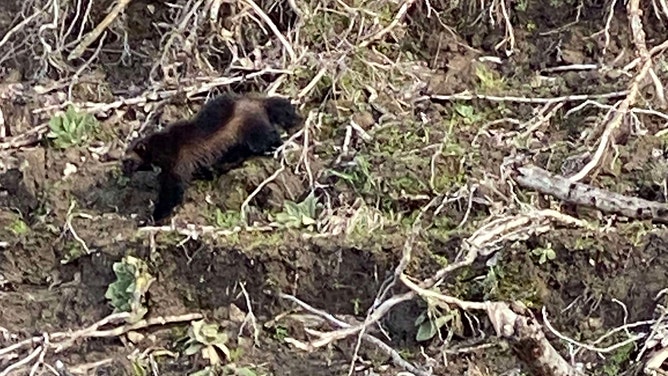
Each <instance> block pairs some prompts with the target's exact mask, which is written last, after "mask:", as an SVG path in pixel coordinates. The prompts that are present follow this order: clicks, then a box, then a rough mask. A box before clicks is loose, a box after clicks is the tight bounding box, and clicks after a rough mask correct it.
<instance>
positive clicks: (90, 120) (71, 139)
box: [46, 105, 99, 149]
mask: <svg viewBox="0 0 668 376" xmlns="http://www.w3.org/2000/svg"><path fill="white" fill-rule="evenodd" d="M98 125H99V123H98V121H97V119H95V117H94V116H93V115H91V114H89V113H86V112H79V111H77V110H76V109H75V108H74V106H72V105H70V106H68V107H67V111H65V113H64V114H61V115H58V116H54V117H52V118H51V120H49V129H50V131H49V133H47V135H46V136H47V137H48V138H49V139H51V141H52V142H53V145H54V146H55V147H56V148H59V149H64V148H67V147H70V146H73V145H79V144H81V143H84V142H85V141H88V139H89V138H90V135H91V134H92V133H93V131H94V130H95V129H97V126H98Z"/></svg>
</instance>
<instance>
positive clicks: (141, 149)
mask: <svg viewBox="0 0 668 376" xmlns="http://www.w3.org/2000/svg"><path fill="white" fill-rule="evenodd" d="M146 148H147V142H146V139H143V138H142V139H136V140H135V141H133V142H132V143H131V144H130V147H129V149H130V150H132V151H134V152H135V153H137V154H139V155H144V153H145V152H146Z"/></svg>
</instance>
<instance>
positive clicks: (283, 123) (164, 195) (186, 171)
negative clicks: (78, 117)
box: [122, 94, 303, 223]
mask: <svg viewBox="0 0 668 376" xmlns="http://www.w3.org/2000/svg"><path fill="white" fill-rule="evenodd" d="M302 120H303V118H302V117H301V116H300V115H299V113H298V112H297V110H296V108H295V106H294V105H293V104H292V103H291V102H290V100H289V99H286V98H282V97H278V96H260V95H245V96H241V95H236V94H223V95H221V96H218V97H215V98H214V99H212V100H210V101H208V102H207V103H205V104H204V106H203V107H202V109H201V110H200V111H199V112H198V113H197V115H195V117H194V118H192V119H190V120H181V121H177V122H175V123H172V124H170V125H168V126H167V127H165V128H164V129H163V130H161V131H159V132H156V133H153V134H150V135H148V136H146V137H143V138H138V139H136V140H134V141H132V142H131V143H130V145H129V147H128V148H127V150H126V153H125V156H124V157H123V160H122V170H123V174H124V175H126V176H130V175H131V174H133V173H134V172H135V171H148V170H151V169H152V168H153V167H154V166H155V167H159V168H160V173H159V175H158V180H159V183H160V190H159V193H158V199H157V201H156V203H155V207H154V209H153V214H152V217H153V221H154V222H155V223H161V222H162V221H163V220H165V219H166V218H168V217H170V216H171V215H172V213H173V211H174V210H175V208H176V207H177V206H179V205H181V204H182V203H183V200H184V195H185V191H186V188H187V185H188V184H189V183H190V182H191V180H193V179H197V178H201V177H209V178H210V177H211V176H212V170H215V169H216V166H219V165H220V164H224V163H228V164H229V163H236V164H239V163H240V162H243V161H244V160H245V159H248V158H250V157H252V156H258V155H264V154H267V153H269V152H273V151H275V150H276V149H277V148H278V147H279V146H280V145H281V144H282V140H281V136H280V132H279V129H278V128H277V127H281V128H283V129H285V130H289V129H291V128H293V127H295V126H297V125H299V124H300V123H301V122H302Z"/></svg>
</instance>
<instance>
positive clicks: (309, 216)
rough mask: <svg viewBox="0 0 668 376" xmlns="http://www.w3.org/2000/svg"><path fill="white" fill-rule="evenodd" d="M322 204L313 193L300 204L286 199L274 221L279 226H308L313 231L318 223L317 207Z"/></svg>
mask: <svg viewBox="0 0 668 376" xmlns="http://www.w3.org/2000/svg"><path fill="white" fill-rule="evenodd" d="M319 206H320V205H319V204H318V199H316V198H315V195H314V194H313V193H311V194H310V195H309V196H308V197H307V198H305V199H304V201H302V202H300V203H299V204H297V203H295V202H292V201H289V200H286V201H285V203H284V204H283V211H282V212H280V213H278V214H276V216H275V217H274V218H273V219H272V222H273V223H274V224H276V225H278V226H279V227H285V228H302V227H304V228H307V229H308V230H309V231H313V228H314V226H315V224H316V218H317V213H316V211H317V209H318V207H319Z"/></svg>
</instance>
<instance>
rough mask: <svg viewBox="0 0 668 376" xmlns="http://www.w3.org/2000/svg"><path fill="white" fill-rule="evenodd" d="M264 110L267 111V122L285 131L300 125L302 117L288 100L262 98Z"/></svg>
mask: <svg viewBox="0 0 668 376" xmlns="http://www.w3.org/2000/svg"><path fill="white" fill-rule="evenodd" d="M264 109H265V111H267V116H269V121H270V122H272V123H274V124H276V125H279V126H281V127H283V128H285V129H290V128H293V127H296V126H297V125H299V124H301V122H302V120H303V119H302V117H301V115H299V113H297V109H296V108H295V106H294V105H293V104H292V103H291V102H290V100H289V99H286V98H281V97H267V98H264Z"/></svg>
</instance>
